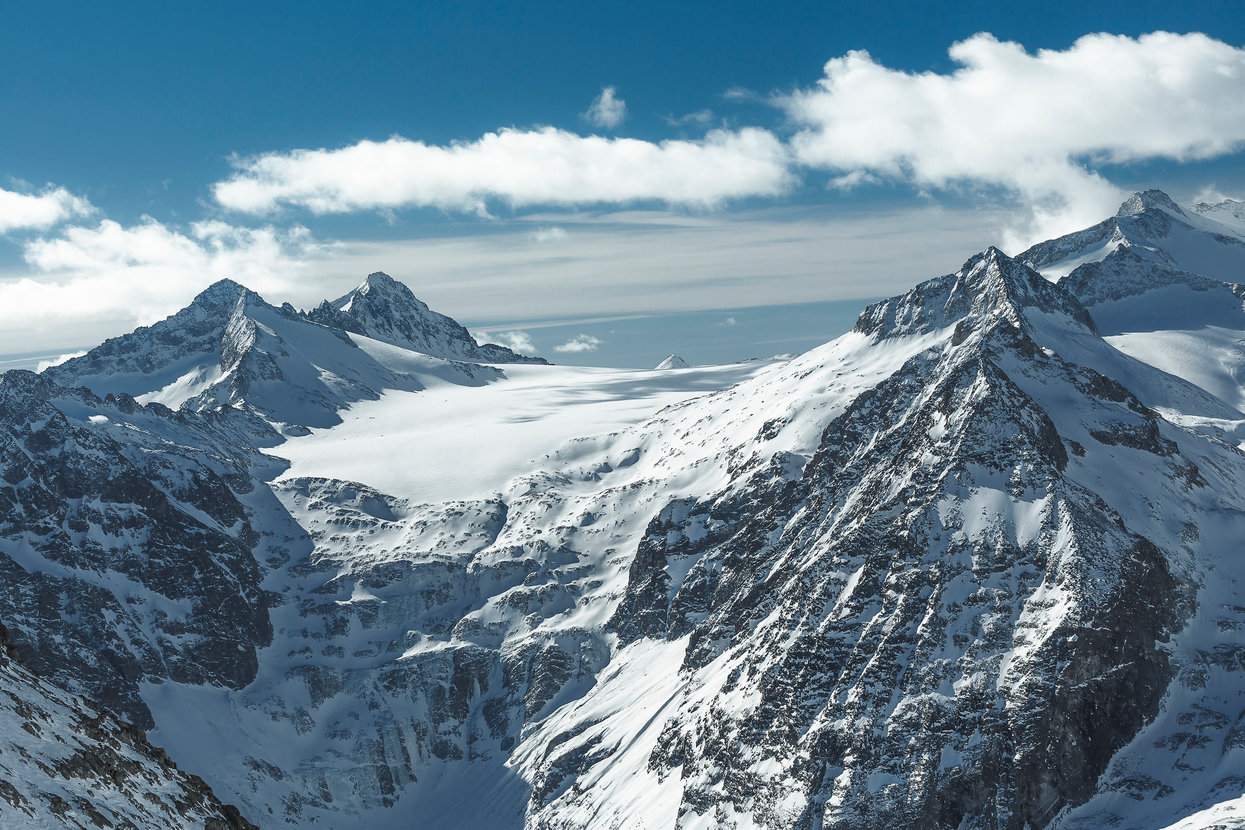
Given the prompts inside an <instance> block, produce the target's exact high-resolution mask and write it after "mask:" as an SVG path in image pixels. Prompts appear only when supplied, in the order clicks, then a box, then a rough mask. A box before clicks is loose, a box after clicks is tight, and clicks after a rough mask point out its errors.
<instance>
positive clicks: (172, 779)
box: [0, 626, 256, 830]
mask: <svg viewBox="0 0 1245 830" xmlns="http://www.w3.org/2000/svg"><path fill="white" fill-rule="evenodd" d="M16 657H17V655H16V652H15V651H14V650H13V648H12V643H11V642H10V641H9V635H8V631H7V630H6V629H5V628H4V627H3V626H0V826H3V827H13V828H17V827H27V828H63V827H73V828H83V830H86V828H91V829H92V830H94V828H101V827H130V828H136V827H141V828H155V827H167V828H186V830H191V828H194V830H256V827H255V825H253V824H251V823H250V822H248V821H246V819H244V818H243V817H242V815H241V814H240V813H239V812H238V810H237V808H236V807H233V806H232V805H228V804H221V802H220V801H219V799H217V798H216V796H215V795H214V794H213V793H212V790H211V789H210V788H209V787H208V786H207V785H206V784H205V783H204V782H203V780H202V779H200V778H199V777H198V776H195V775H190V774H187V773H185V772H182V771H181V770H179V769H178V768H177V765H176V764H175V763H174V762H173V761H172V760H170V759H169V757H168V755H167V754H166V753H165V752H164V750H162V749H160V748H159V747H155V746H152V745H151V744H149V743H148V742H147V738H146V736H145V735H144V734H143V731H142V730H141V729H139V728H138V727H135V726H133V725H132V724H129V723H125V722H123V721H120V720H117V718H116V717H114V716H113V715H111V714H110V713H109V712H107V711H106V710H104V709H101V708H100V707H99V706H98V705H97V704H93V703H91V702H89V701H87V700H84V699H82V698H79V697H74V696H73V695H68V694H65V693H64V692H63V691H61V690H60V689H58V688H56V687H54V686H51V685H49V684H48V683H46V682H45V681H43V680H41V679H40V678H39V677H38V676H36V675H34V674H32V673H31V672H30V671H29V670H28V669H26V668H25V667H24V666H22V665H21V663H20V662H19V661H18V660H17V659H16Z"/></svg>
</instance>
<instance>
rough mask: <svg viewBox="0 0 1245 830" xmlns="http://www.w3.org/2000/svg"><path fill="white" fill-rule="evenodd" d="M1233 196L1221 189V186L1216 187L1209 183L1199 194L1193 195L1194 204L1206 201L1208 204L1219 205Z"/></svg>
mask: <svg viewBox="0 0 1245 830" xmlns="http://www.w3.org/2000/svg"><path fill="white" fill-rule="evenodd" d="M1232 198H1233V197H1231V196H1228V195H1227V194H1226V193H1223V192H1222V191H1220V190H1219V188H1217V187H1215V186H1214V185H1213V184H1208V185H1206V186H1205V187H1203V188H1202V189H1201V190H1199V191H1198V193H1197V195H1196V196H1194V197H1193V204H1195V205H1196V204H1203V203H1204V204H1208V205H1217V204H1219V203H1220V202H1225V201H1227V200H1229V199H1232Z"/></svg>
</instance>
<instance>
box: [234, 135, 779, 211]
mask: <svg viewBox="0 0 1245 830" xmlns="http://www.w3.org/2000/svg"><path fill="white" fill-rule="evenodd" d="M234 166H235V167H236V168H237V172H236V173H235V174H234V175H233V176H232V177H231V178H229V179H227V180H225V181H222V182H218V183H216V184H215V185H213V188H212V190H213V193H214V195H215V197H216V200H217V201H218V202H219V203H220V204H221V205H223V206H224V207H226V208H230V209H232V210H237V211H243V212H247V213H254V214H262V213H268V212H270V211H273V210H274V209H276V208H278V207H279V206H281V205H293V206H297V207H303V208H306V209H308V210H310V211H312V212H313V213H316V214H329V213H347V212H352V211H360V210H384V209H393V208H402V207H433V208H440V209H442V210H454V211H465V212H476V213H480V212H484V211H485V209H486V206H487V204H488V202H490V201H493V200H496V201H500V202H503V203H505V204H507V205H510V206H511V207H524V206H531V205H551V206H576V205H588V204H602V203H612V204H619V203H633V202H642V201H660V202H666V203H669V204H678V205H691V206H699V207H712V206H715V205H718V204H720V203H722V202H724V201H726V200H729V199H738V198H743V197H748V196H776V195H778V194H780V193H783V192H785V191H786V190H788V189H789V188H790V187H791V186H792V185H793V183H794V181H795V178H794V176H793V175H792V173H791V171H790V169H789V164H788V152H787V148H786V147H785V146H784V145H783V143H782V142H781V141H779V140H778V138H777V137H775V136H774V135H773V134H772V133H770V132H768V131H766V130H762V129H757V128H748V129H743V130H739V131H727V130H714V131H711V132H709V133H708V134H706V135H705V137H704V138H703V139H700V140H697V141H685V140H668V141H662V142H658V143H654V142H650V141H641V140H638V139H633V138H605V137H602V136H580V135H576V134H575V133H571V132H567V131H565V130H559V129H555V128H553V127H545V128H543V129H538V130H517V129H506V130H499V131H498V132H495V133H488V134H486V135H485V136H483V137H482V138H480V139H478V140H476V141H472V142H469V143H456V144H450V145H446V146H438V145H429V144H425V143H423V142H422V141H411V140H409V139H405V138H401V137H398V136H395V137H393V138H390V139H389V140H387V141H380V142H377V141H361V142H359V143H358V144H353V145H351V146H349V147H344V148H341V149H338V150H323V149H321V150H295V151H293V152H290V153H271V154H267V155H262V156H257V157H254V158H247V159H235V160H234Z"/></svg>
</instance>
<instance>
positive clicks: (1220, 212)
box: [1193, 199, 1245, 231]
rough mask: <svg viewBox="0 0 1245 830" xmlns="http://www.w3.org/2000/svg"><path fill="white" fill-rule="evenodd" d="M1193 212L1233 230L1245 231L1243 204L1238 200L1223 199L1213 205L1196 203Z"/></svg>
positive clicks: (1244, 208)
mask: <svg viewBox="0 0 1245 830" xmlns="http://www.w3.org/2000/svg"><path fill="white" fill-rule="evenodd" d="M1193 211H1194V212H1195V213H1197V214H1198V215H1199V216H1205V217H1206V218H1207V219H1214V220H1215V221H1216V222H1221V223H1223V224H1225V225H1228V226H1229V227H1231V228H1233V229H1235V230H1238V231H1245V202H1243V201H1241V200H1239V199H1224V200H1222V201H1219V202H1214V203H1210V202H1198V203H1197V204H1196V205H1194V206H1193Z"/></svg>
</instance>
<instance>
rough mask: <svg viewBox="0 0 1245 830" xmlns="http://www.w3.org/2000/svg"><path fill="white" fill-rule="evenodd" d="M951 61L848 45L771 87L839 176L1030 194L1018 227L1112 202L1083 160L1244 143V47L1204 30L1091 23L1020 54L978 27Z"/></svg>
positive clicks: (1052, 222)
mask: <svg viewBox="0 0 1245 830" xmlns="http://www.w3.org/2000/svg"><path fill="white" fill-rule="evenodd" d="M949 54H950V56H951V58H952V60H954V61H955V62H956V63H957V64H959V68H958V69H956V70H955V71H953V72H951V73H948V74H939V73H934V72H924V73H912V72H904V71H899V70H895V69H890V68H887V67H885V66H882V65H881V64H879V63H877V62H876V61H875V60H874V59H873V58H872V57H871V56H870V55H869V54H868V53H867V52H863V51H856V52H849V53H848V54H847V55H846V56H844V57H840V58H835V59H834V60H831V61H830V62H829V63H827V64H826V66H825V77H823V78H822V79H821V81H819V83H818V85H817V86H816V87H815V88H812V89H808V90H801V91H797V92H796V93H794V94H792V95H790V96H786V97H784V98H782V99H780V101H779V103H780V105H781V106H782V107H783V108H784V109H785V110H786V111H787V113H788V114H789V115H790V116H791V118H792V119H793V121H794V122H795V123H796V124H797V125H799V131H798V132H797V133H796V134H795V135H794V136H793V137H792V140H791V146H792V148H793V151H794V154H795V157H796V158H797V159H798V162H799V163H800V164H804V165H808V166H812V167H820V168H826V169H829V170H831V171H834V172H835V173H837V174H839V175H838V177H837V178H836V179H835V180H834V183H835V184H836V185H837V186H841V187H844V186H845V187H850V186H852V185H854V184H859V183H862V182H865V181H868V177H871V176H877V177H882V178H886V179H892V180H900V181H905V182H909V183H912V184H915V185H917V186H918V187H933V188H950V187H959V186H961V185H965V184H967V185H970V186H972V185H983V184H984V185H988V186H996V187H1002V188H1004V189H1006V190H1007V191H1010V192H1011V193H1013V194H1015V195H1017V196H1019V197H1022V199H1023V200H1024V201H1025V202H1027V203H1029V204H1030V205H1032V206H1033V209H1032V214H1031V215H1030V217H1029V219H1030V221H1029V223H1028V226H1027V227H1026V228H1024V229H1023V232H1024V233H1022V235H1025V234H1027V236H1028V237H1029V238H1030V239H1032V238H1033V237H1034V236H1043V235H1052V234H1053V233H1057V232H1062V231H1067V230H1070V229H1072V228H1075V227H1078V226H1084V225H1086V224H1089V223H1091V222H1094V221H1097V220H1099V219H1101V218H1102V216H1104V215H1106V214H1109V213H1110V212H1111V211H1112V210H1113V209H1114V207H1115V206H1116V205H1117V204H1118V202H1119V201H1120V199H1121V196H1122V194H1121V192H1120V191H1119V190H1118V189H1117V188H1116V187H1115V186H1114V185H1112V184H1111V183H1110V182H1108V181H1107V180H1106V179H1104V178H1103V177H1102V176H1101V175H1099V174H1098V173H1097V172H1094V170H1093V169H1092V167H1093V166H1095V165H1098V164H1101V163H1104V162H1105V163H1121V162H1131V161H1139V160H1145V159H1154V158H1167V159H1175V160H1178V161H1187V160H1193V159H1206V158H1211V157H1214V156H1218V155H1222V154H1225V153H1230V152H1234V151H1236V150H1238V149H1240V148H1241V147H1242V145H1243V144H1245V96H1242V95H1241V94H1240V90H1241V88H1242V86H1243V85H1245V49H1237V48H1234V47H1232V46H1229V45H1227V44H1225V43H1222V42H1220V41H1217V40H1213V39H1211V38H1209V37H1207V36H1205V35H1201V34H1188V35H1178V34H1171V33H1168V32H1155V33H1152V34H1148V35H1143V36H1141V37H1139V38H1130V37H1125V36H1116V35H1107V34H1095V35H1087V36H1085V37H1082V38H1081V39H1079V40H1077V41H1076V42H1075V43H1074V44H1073V45H1072V46H1071V47H1069V48H1068V49H1066V50H1063V51H1056V50H1046V49H1043V50H1039V51H1037V52H1036V53H1034V54H1030V53H1028V52H1026V51H1025V49H1024V48H1023V47H1022V46H1021V45H1020V44H1017V43H1007V42H1001V41H999V40H997V39H995V38H994V37H993V36H991V35H989V34H978V35H974V36H973V37H971V38H969V39H967V40H965V41H962V42H960V43H956V44H954V45H953V46H952V47H951V49H950V52H949Z"/></svg>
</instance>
